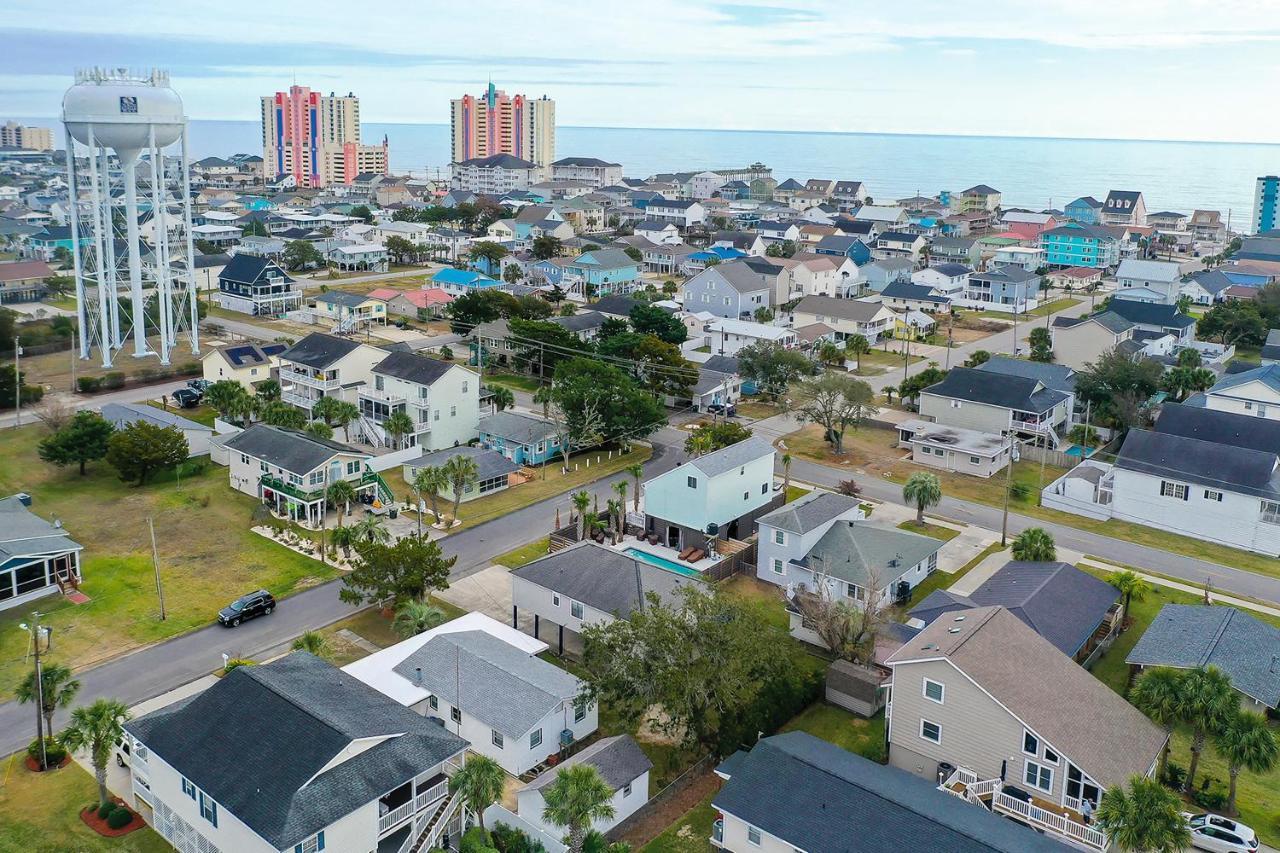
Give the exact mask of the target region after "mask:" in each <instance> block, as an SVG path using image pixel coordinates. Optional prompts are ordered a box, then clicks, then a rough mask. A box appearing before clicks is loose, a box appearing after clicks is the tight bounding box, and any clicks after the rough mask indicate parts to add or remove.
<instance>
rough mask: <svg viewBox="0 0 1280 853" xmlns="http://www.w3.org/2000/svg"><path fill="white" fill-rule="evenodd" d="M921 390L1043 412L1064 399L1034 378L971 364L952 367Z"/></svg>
mask: <svg viewBox="0 0 1280 853" xmlns="http://www.w3.org/2000/svg"><path fill="white" fill-rule="evenodd" d="M923 393H925V394H935V395H937V396H940V397H949V398H952V399H956V400H969V401H971V402H974V403H986V404H987V405H989V406H999V407H1001V408H1006V409H1015V410H1017V411H1021V412H1035V413H1040V412H1047V411H1048V410H1050V409H1052V408H1053V407H1054V406H1056V405H1058V404H1059V403H1061V402H1062V401H1063V400H1065V399H1067V395H1066V394H1064V393H1062V392H1061V391H1054V390H1053V389H1051V388H1045V387H1044V386H1043V385H1042V384H1041V383H1040V382H1039V381H1037V380H1035V379H1029V378H1027V377H1025V376H1007V375H1003V374H999V373H992V372H991V371H986V370H978V369H976V368H972V367H956V368H952V370H951V372H950V373H948V374H947V376H946V378H945V379H943V380H942V381H941V382H937V383H934V384H933V385H930V386H929V387H928V388H926V389H924V392H923Z"/></svg>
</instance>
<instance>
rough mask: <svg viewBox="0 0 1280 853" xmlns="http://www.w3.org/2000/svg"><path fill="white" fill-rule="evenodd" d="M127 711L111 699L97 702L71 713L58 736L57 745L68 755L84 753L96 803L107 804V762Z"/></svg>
mask: <svg viewBox="0 0 1280 853" xmlns="http://www.w3.org/2000/svg"><path fill="white" fill-rule="evenodd" d="M128 720H129V709H128V708H126V707H125V706H124V703H123V702H119V701H117V700H115V699H98V700H97V701H95V702H94V703H93V704H92V705H87V706H81V707H79V708H76V709H75V710H73V711H72V712H71V722H70V723H69V724H68V725H67V727H66V728H65V729H63V730H62V732H61V733H59V735H58V743H60V744H61V745H62V747H63V748H64V749H66V750H67V751H68V752H76V751H77V750H81V749H83V750H86V751H87V752H88V753H89V760H90V762H91V763H92V764H93V774H94V776H96V777H97V780H98V802H100V803H109V802H111V796H110V794H108V793H107V762H108V761H109V760H110V759H111V751H112V750H113V749H115V746H116V741H118V740H120V738H122V737H123V736H124V724H125V723H126V722H128Z"/></svg>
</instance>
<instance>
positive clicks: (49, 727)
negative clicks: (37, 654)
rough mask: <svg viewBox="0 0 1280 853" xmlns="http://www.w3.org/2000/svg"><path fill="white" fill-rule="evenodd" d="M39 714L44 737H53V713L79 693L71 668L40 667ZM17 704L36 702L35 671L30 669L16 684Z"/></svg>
mask: <svg viewBox="0 0 1280 853" xmlns="http://www.w3.org/2000/svg"><path fill="white" fill-rule="evenodd" d="M40 692H41V693H42V694H43V695H42V696H41V697H40V713H41V714H43V715H44V732H45V737H53V712H54V711H56V710H58V709H59V708H65V707H67V706H68V705H70V704H71V700H72V699H74V698H75V697H76V693H78V692H80V682H79V681H77V680H76V679H74V678H72V677H71V667H69V666H67V665H65V664H61V663H47V664H45V665H44V666H42V667H40ZM14 695H15V696H17V698H18V702H19V703H21V704H23V705H25V704H27V703H34V702H35V701H36V671H35V670H34V669H32V670H31V671H30V672H28V673H27V675H26V677H25V678H23V679H22V681H20V682H19V683H18V689H17V690H15V691H14Z"/></svg>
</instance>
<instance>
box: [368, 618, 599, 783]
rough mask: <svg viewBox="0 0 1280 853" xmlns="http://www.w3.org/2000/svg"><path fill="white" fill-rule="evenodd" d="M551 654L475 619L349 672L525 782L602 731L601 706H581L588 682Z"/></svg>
mask: <svg viewBox="0 0 1280 853" xmlns="http://www.w3.org/2000/svg"><path fill="white" fill-rule="evenodd" d="M545 650H546V644H545V643H541V642H531V641H530V638H529V637H527V636H525V635H524V634H522V633H520V632H519V631H516V630H514V629H512V628H508V627H507V626H505V625H503V624H502V623H500V622H497V621H496V620H494V619H490V618H489V617H487V616H484V615H483V614H480V613H469V614H467V615H466V616H463V617H462V618H460V619H456V620H453V621H452V622H446V623H445V624H443V625H441V626H439V627H437V628H433V629H431V630H430V631H427V632H424V633H423V634H419V635H417V636H415V637H410V638H409V639H407V640H404V641H402V642H399V643H396V644H395V645H393V646H389V647H388V648H385V649H382V650H381V651H378V652H374V653H373V654H371V655H369V656H367V657H365V658H362V659H360V660H358V661H356V662H355V663H352V664H349V665H348V666H347V667H345V670H344V671H345V672H347V673H349V674H350V675H351V676H352V677H354V678H356V679H358V680H359V681H361V682H364V683H365V684H367V685H369V687H370V688H372V689H374V690H376V691H377V692H379V693H381V694H384V695H385V696H387V697H388V698H389V699H390V700H392V701H394V702H395V703H396V704H398V705H402V706H404V707H405V708H408V709H410V710H412V711H413V712H416V714H420V715H422V716H424V717H427V718H431V719H432V720H433V721H434V722H436V723H437V724H438V727H439V728H440V730H442V731H450V732H452V733H453V734H454V735H456V736H457V737H460V738H462V739H464V740H466V741H467V742H468V743H469V744H470V749H472V750H473V751H475V752H477V753H479V754H480V755H484V756H487V757H488V758H492V759H493V760H494V761H496V762H497V763H498V764H499V765H501V766H502V769H504V770H506V771H507V772H508V773H510V774H511V775H512V776H520V775H522V774H524V773H527V772H529V771H530V770H533V769H534V768H536V767H538V766H539V765H542V764H543V763H544V762H545V761H546V760H547V758H548V757H549V756H552V755H556V754H558V753H559V752H560V750H562V749H564V748H567V747H569V746H571V745H572V744H574V743H576V742H577V741H579V740H581V739H583V738H585V737H588V736H589V735H591V734H592V733H593V732H594V731H595V730H596V728H597V726H598V711H597V709H596V706H595V705H594V704H591V703H588V702H583V701H579V700H578V696H579V694H580V693H581V692H582V686H583V685H582V682H581V681H580V680H579V679H578V678H577V677H575V676H574V675H572V674H570V673H569V672H568V671H567V670H565V669H563V668H561V667H559V666H556V665H555V664H553V663H549V662H547V661H545V660H543V659H542V658H540V657H538V653H539V652H542V651H545Z"/></svg>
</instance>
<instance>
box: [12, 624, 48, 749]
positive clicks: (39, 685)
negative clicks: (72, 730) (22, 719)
mask: <svg viewBox="0 0 1280 853" xmlns="http://www.w3.org/2000/svg"><path fill="white" fill-rule="evenodd" d="M18 627H20V628H22V629H23V630H29V631H30V632H31V642H32V645H33V646H34V648H35V657H36V701H35V706H36V740H38V741H39V742H40V767H41V769H48V767H49V756H48V753H47V752H46V750H45V742H44V739H45V731H44V675H43V672H42V671H41V669H40V611H38V610H37V611H35V612H34V613H32V614H31V625H30V626H28V625H26V624H22V625H19V626H18Z"/></svg>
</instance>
